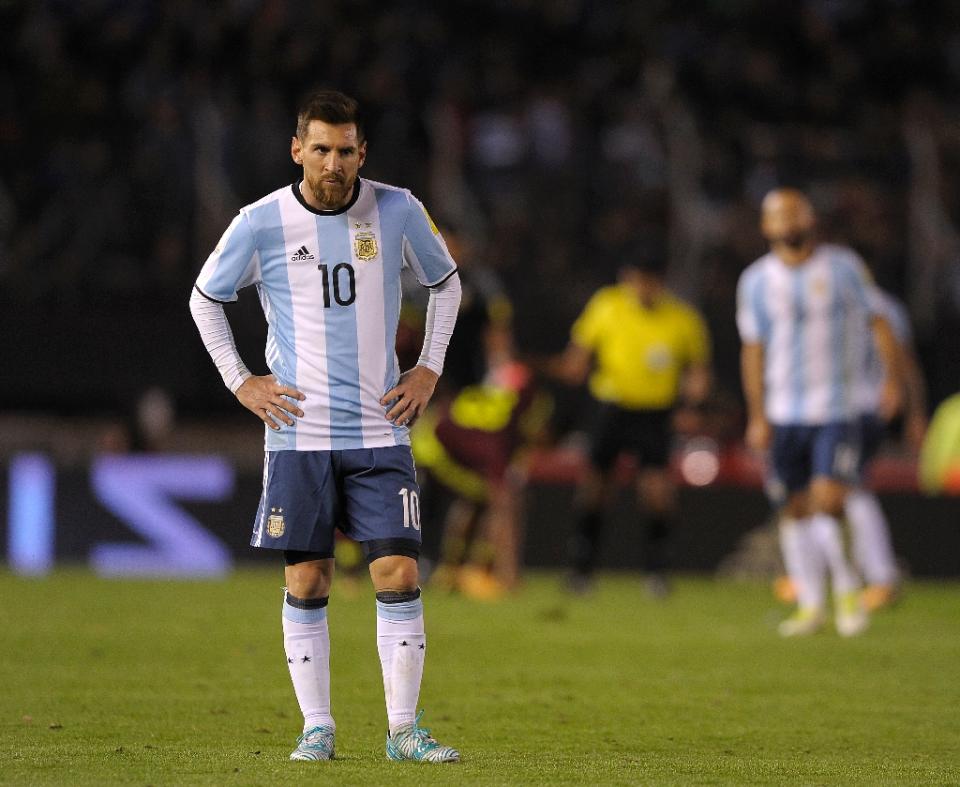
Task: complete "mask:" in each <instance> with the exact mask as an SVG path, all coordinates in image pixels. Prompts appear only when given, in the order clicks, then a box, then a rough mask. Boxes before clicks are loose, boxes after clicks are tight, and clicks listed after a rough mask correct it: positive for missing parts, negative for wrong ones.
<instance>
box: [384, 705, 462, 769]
mask: <svg viewBox="0 0 960 787" xmlns="http://www.w3.org/2000/svg"><path fill="white" fill-rule="evenodd" d="M421 716H423V711H420V712H419V713H418V714H417V718H416V720H415V721H414V722H413V724H410V725H408V726H406V727H401V728H400V729H399V730H397V731H396V732H395V733H393V735H391V734H390V733H389V732H388V733H387V759H388V760H398V761H399V760H415V761H417V762H459V760H460V752H458V751H457V750H456V749H452V748H450V747H449V746H441V745H440V744H439V743H437V742H436V741H435V740H434V739H433V738H431V737H430V730H428V729H425V728H424V727H418V726H417V725H418V724H419V722H420V717H421Z"/></svg>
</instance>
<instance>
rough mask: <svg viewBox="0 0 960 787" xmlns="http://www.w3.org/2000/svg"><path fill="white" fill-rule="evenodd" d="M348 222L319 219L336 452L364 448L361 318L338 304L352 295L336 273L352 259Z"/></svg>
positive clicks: (344, 218) (342, 275)
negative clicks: (326, 291) (326, 284)
mask: <svg viewBox="0 0 960 787" xmlns="http://www.w3.org/2000/svg"><path fill="white" fill-rule="evenodd" d="M347 222H348V219H347V216H346V214H344V215H341V216H336V217H333V216H318V217H317V243H318V246H319V248H320V255H321V262H322V263H323V264H326V266H327V275H328V276H329V282H330V290H329V292H330V307H329V308H328V309H326V311H325V314H324V320H325V322H324V331H325V333H326V336H327V377H328V379H329V381H330V424H331V448H332V449H333V450H334V451H338V450H342V449H346V448H356V447H358V446H360V445H363V426H362V423H361V416H362V410H361V407H360V361H359V343H358V341H357V319H358V315H357V310H356V306H355V304H354V306H347V307H344V306H340V305H339V304H338V303H337V301H336V293H337V292H338V291H339V292H340V294H341V296H343V295H346V293H348V292H349V291H350V286H349V277H348V274H347V271H346V269H343V268H341V269H340V270H336V268H337V266H338V265H340V264H341V263H344V262H346V263H349V261H350V260H351V259H352V254H351V249H350V230H349V227H348V224H347ZM335 270H336V272H335Z"/></svg>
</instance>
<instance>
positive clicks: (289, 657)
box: [287, 656, 293, 664]
mask: <svg viewBox="0 0 960 787" xmlns="http://www.w3.org/2000/svg"><path fill="white" fill-rule="evenodd" d="M287 664H293V657H292V656H287Z"/></svg>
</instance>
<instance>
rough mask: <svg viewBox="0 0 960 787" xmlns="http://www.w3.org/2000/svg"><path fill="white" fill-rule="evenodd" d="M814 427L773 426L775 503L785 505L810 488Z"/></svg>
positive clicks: (770, 481) (770, 482)
mask: <svg viewBox="0 0 960 787" xmlns="http://www.w3.org/2000/svg"><path fill="white" fill-rule="evenodd" d="M812 435H813V427H809V426H804V425H799V424H782V425H776V424H775V425H774V427H773V442H772V443H771V446H770V465H769V471H768V476H767V481H766V489H767V495H768V496H769V497H770V500H771V502H772V503H773V504H774V505H784V504H785V503H786V502H787V501H788V500H789V499H790V498H791V497H793V496H794V495H796V494H797V493H798V492H801V491H802V490H804V489H806V488H807V486H808V485H809V484H810V479H811V478H812V477H813V472H812V471H813V468H812V465H811V452H810V447H811V439H812Z"/></svg>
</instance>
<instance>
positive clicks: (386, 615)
mask: <svg viewBox="0 0 960 787" xmlns="http://www.w3.org/2000/svg"><path fill="white" fill-rule="evenodd" d="M422 614H423V599H420V598H417V599H414V600H413V601H401V602H400V603H399V604H384V603H383V602H382V601H378V602H377V617H378V618H383V619H384V620H413V619H414V618H416V617H419V616H420V615H422Z"/></svg>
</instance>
